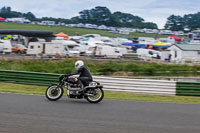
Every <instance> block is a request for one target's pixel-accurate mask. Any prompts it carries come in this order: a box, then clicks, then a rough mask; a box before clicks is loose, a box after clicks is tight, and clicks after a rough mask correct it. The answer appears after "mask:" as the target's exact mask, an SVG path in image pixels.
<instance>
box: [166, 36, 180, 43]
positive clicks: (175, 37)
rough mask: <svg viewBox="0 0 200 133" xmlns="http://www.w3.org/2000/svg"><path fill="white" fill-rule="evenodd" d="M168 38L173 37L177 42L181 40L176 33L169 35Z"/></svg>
mask: <svg viewBox="0 0 200 133" xmlns="http://www.w3.org/2000/svg"><path fill="white" fill-rule="evenodd" d="M169 38H170V39H172V38H173V39H174V40H175V41H177V42H181V41H182V40H181V38H179V37H178V36H176V35H170V36H169Z"/></svg>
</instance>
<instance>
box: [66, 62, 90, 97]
mask: <svg viewBox="0 0 200 133" xmlns="http://www.w3.org/2000/svg"><path fill="white" fill-rule="evenodd" d="M75 68H76V71H75V72H72V73H70V74H68V75H66V76H71V75H76V74H79V73H80V75H79V77H78V78H75V82H76V83H77V84H78V86H79V87H80V88H81V89H80V90H79V92H80V93H81V92H84V90H85V89H84V86H85V84H86V83H87V82H92V81H93V78H92V75H91V73H90V70H89V68H88V67H87V66H85V65H84V62H83V61H82V60H78V61H76V62H75Z"/></svg>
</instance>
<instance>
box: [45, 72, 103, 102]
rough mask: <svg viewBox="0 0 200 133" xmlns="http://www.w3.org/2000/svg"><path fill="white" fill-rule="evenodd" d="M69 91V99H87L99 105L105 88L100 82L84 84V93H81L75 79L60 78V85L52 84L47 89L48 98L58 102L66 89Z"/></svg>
mask: <svg viewBox="0 0 200 133" xmlns="http://www.w3.org/2000/svg"><path fill="white" fill-rule="evenodd" d="M63 88H66V90H67V96H68V97H69V98H75V99H83V98H85V99H86V100H87V101H88V102H90V103H98V102H100V101H101V100H102V99H103V97H104V91H103V86H102V85H100V83H99V82H96V81H92V82H87V83H85V84H84V88H85V89H84V92H79V90H80V87H78V84H77V82H75V80H74V77H70V76H68V75H67V76H64V77H63V76H60V78H59V84H52V85H50V86H49V87H48V88H47V89H46V93H45V95H46V98H47V99H49V100H51V101H56V100H58V99H60V98H61V97H62V96H63V93H64V89H63Z"/></svg>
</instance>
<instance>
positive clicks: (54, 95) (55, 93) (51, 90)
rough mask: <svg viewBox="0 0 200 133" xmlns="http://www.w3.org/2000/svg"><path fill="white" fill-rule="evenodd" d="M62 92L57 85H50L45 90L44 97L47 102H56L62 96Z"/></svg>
mask: <svg viewBox="0 0 200 133" xmlns="http://www.w3.org/2000/svg"><path fill="white" fill-rule="evenodd" d="M63 93H64V90H63V88H62V87H61V86H59V85H57V84H52V85H50V86H49V87H48V88H47V89H46V93H45V96H46V98H47V99H48V100H51V101H56V100H58V99H60V98H61V97H62V96H63Z"/></svg>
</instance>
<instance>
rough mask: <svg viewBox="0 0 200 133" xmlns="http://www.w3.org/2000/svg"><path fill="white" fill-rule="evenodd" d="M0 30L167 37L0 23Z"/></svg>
mask: <svg viewBox="0 0 200 133" xmlns="http://www.w3.org/2000/svg"><path fill="white" fill-rule="evenodd" d="M0 29H23V30H51V31H53V32H54V34H57V33H59V32H64V33H66V34H68V35H70V36H73V35H84V34H100V35H102V36H108V37H156V38H157V37H167V35H158V34H146V33H131V34H130V35H121V34H114V33H110V32H108V31H106V30H95V29H85V28H71V27H64V26H46V25H34V24H19V23H0Z"/></svg>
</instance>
